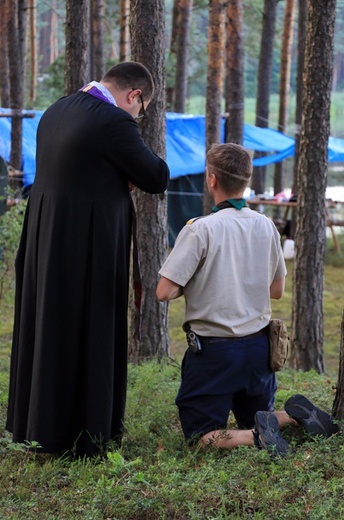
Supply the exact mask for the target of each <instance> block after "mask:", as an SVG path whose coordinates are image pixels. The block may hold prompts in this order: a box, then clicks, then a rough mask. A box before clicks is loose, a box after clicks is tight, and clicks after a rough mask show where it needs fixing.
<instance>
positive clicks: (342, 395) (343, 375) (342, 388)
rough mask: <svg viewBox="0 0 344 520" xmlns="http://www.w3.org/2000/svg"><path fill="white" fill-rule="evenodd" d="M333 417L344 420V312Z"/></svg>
mask: <svg viewBox="0 0 344 520" xmlns="http://www.w3.org/2000/svg"><path fill="white" fill-rule="evenodd" d="M332 415H333V417H335V418H336V419H337V420H339V421H342V420H343V419H344V311H343V316H342V325H341V336H340V350H339V372H338V382H337V388H336V395H335V398H334V402H333V408H332Z"/></svg>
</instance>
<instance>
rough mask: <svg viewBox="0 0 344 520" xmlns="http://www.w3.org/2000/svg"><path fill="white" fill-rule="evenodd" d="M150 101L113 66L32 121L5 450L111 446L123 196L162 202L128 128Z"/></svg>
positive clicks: (160, 166)
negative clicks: (21, 445)
mask: <svg viewBox="0 0 344 520" xmlns="http://www.w3.org/2000/svg"><path fill="white" fill-rule="evenodd" d="M153 93H154V84H153V80H152V76H151V74H150V73H149V71H148V70H147V69H146V68H145V67H144V66H143V65H141V64H139V63H136V62H123V63H120V64H118V65H116V66H115V67H112V68H111V69H110V70H109V71H108V72H107V73H106V74H105V76H104V77H103V78H102V80H101V81H100V82H99V83H98V82H95V81H92V82H91V83H89V84H88V85H85V86H84V87H83V88H82V89H80V91H78V92H77V93H75V94H73V95H71V96H68V97H64V98H61V99H59V100H58V101H57V102H56V103H54V104H53V105H52V106H50V107H49V108H48V109H47V110H46V112H45V113H44V114H43V116H42V118H41V121H40V124H39V127H38V131H37V171H36V177H35V182H34V184H33V186H32V189H31V192H30V197H29V201H28V206H27V210H26V215H25V220H24V225H23V231H22V237H21V241H20V246H19V251H18V254H17V259H16V300H15V322H14V334H13V347H12V357H11V374H10V391H9V405H8V417H7V425H6V428H7V430H8V431H10V432H12V434H13V441H14V442H23V441H25V440H28V441H37V442H38V443H39V444H40V445H41V446H42V450H43V451H44V452H48V453H49V452H50V453H55V452H60V451H61V450H73V452H74V453H76V454H78V455H94V454H96V453H98V452H99V449H100V448H101V447H103V446H104V444H105V443H106V442H107V441H109V440H112V439H114V440H117V441H118V442H120V439H121V436H122V427H123V418H124V411H125V399H126V383H127V307H128V280H129V251H130V240H131V224H132V201H131V196H130V186H131V185H134V186H136V187H137V188H139V189H141V190H143V191H145V192H148V193H161V192H163V191H165V189H166V188H167V183H168V179H169V170H168V167H167V165H166V163H165V162H164V161H163V160H162V159H161V158H160V157H158V156H157V155H155V154H154V153H153V152H152V151H150V150H149V149H148V148H147V146H146V145H145V143H144V142H143V140H142V137H141V135H140V132H139V129H138V126H137V119H139V118H140V117H142V116H145V111H146V108H147V105H148V104H149V102H150V100H151V99H152V97H153Z"/></svg>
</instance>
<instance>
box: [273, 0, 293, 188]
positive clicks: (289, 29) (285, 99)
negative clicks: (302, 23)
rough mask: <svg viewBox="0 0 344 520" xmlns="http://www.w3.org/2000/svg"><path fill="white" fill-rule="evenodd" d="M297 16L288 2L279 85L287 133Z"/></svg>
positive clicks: (278, 174)
mask: <svg viewBox="0 0 344 520" xmlns="http://www.w3.org/2000/svg"><path fill="white" fill-rule="evenodd" d="M294 16H295V0H287V1H286V6H285V15H284V29H283V38H282V51H281V68H280V84H279V115H278V130H279V131H280V132H282V133H285V131H286V128H287V124H288V107H289V90H290V68H291V47H292V43H293V25H294ZM283 176H284V163H283V161H281V162H278V163H276V166H275V175H274V193H275V195H276V194H277V193H280V192H281V191H283V189H284V179H283Z"/></svg>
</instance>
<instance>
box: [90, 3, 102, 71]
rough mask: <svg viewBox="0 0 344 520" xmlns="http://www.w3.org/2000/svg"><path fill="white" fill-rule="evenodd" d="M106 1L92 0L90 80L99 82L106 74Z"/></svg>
mask: <svg viewBox="0 0 344 520" xmlns="http://www.w3.org/2000/svg"><path fill="white" fill-rule="evenodd" d="M104 15H105V0H91V20H90V26H91V37H92V42H91V67H90V78H92V79H95V80H97V81H99V80H100V79H101V78H102V77H103V75H104V73H105V59H104V23H103V22H104Z"/></svg>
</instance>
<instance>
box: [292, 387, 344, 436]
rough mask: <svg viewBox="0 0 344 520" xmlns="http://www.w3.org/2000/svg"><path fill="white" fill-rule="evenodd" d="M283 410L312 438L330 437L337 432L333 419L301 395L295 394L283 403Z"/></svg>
mask: <svg viewBox="0 0 344 520" xmlns="http://www.w3.org/2000/svg"><path fill="white" fill-rule="evenodd" d="M284 409H285V411H286V412H287V414H288V415H290V417H292V418H293V419H295V421H296V422H297V423H298V424H299V425H300V426H303V427H304V429H305V430H306V432H307V433H309V434H310V435H312V436H315V435H323V436H324V437H331V435H333V434H334V433H337V432H339V428H338V425H337V424H335V422H334V418H333V417H332V416H331V415H329V414H328V413H326V412H324V411H323V410H320V408H317V407H316V406H314V404H313V403H311V401H309V399H307V397H304V396H303V395H300V394H297V395H293V396H292V397H290V398H289V399H288V401H287V402H286V403H285V405H284Z"/></svg>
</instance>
